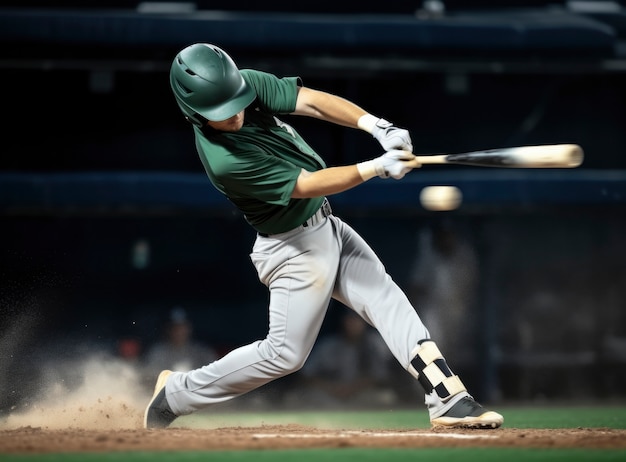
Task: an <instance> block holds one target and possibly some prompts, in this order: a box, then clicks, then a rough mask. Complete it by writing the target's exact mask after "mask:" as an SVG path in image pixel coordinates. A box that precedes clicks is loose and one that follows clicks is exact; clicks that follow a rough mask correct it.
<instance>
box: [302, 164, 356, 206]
mask: <svg viewBox="0 0 626 462" xmlns="http://www.w3.org/2000/svg"><path fill="white" fill-rule="evenodd" d="M363 181H364V179H363V177H362V176H361V174H360V173H359V169H358V168H357V166H356V165H346V166H341V167H329V168H325V169H322V170H317V171H315V172H308V171H306V170H303V171H302V173H301V174H300V176H299V177H298V181H297V182H296V186H295V188H294V190H293V192H292V194H291V197H293V198H294V199H305V198H311V197H320V196H330V195H332V194H337V193H340V192H343V191H346V190H348V189H351V188H354V187H355V186H358V185H359V184H361V183H363Z"/></svg>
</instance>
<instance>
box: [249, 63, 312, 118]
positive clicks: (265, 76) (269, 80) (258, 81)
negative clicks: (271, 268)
mask: <svg viewBox="0 0 626 462" xmlns="http://www.w3.org/2000/svg"><path fill="white" fill-rule="evenodd" d="M241 75H242V76H243V78H244V79H245V80H246V82H247V83H248V84H250V85H251V86H252V87H253V88H254V89H255V91H256V94H257V102H258V104H259V105H260V106H261V107H262V109H263V110H264V111H267V112H269V113H272V114H290V113H292V112H293V111H295V110H296V100H297V98H298V85H302V81H301V79H300V77H282V78H279V77H277V76H275V75H273V74H270V73H267V72H262V71H257V70H253V69H242V70H241Z"/></svg>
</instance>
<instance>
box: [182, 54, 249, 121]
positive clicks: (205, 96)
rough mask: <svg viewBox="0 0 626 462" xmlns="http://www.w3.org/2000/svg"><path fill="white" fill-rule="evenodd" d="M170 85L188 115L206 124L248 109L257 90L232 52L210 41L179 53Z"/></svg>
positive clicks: (189, 117) (188, 117)
mask: <svg viewBox="0 0 626 462" xmlns="http://www.w3.org/2000/svg"><path fill="white" fill-rule="evenodd" d="M170 86H171V87H172V91H173V92H174V96H175V97H176V102H177V103H178V106H179V107H180V109H181V110H182V111H183V114H185V116H186V117H187V119H188V120H189V121H190V122H192V123H193V124H195V125H199V126H202V125H204V124H203V121H202V120H201V118H199V117H198V115H200V116H202V117H203V118H205V119H207V120H212V121H221V120H226V119H228V118H230V117H232V116H234V115H235V114H237V113H239V112H241V111H242V110H243V109H245V108H246V107H247V106H248V105H249V104H250V103H252V101H254V99H255V98H256V93H255V91H254V89H253V88H252V87H251V86H250V85H248V84H247V83H246V82H245V80H244V79H243V77H242V76H241V73H240V72H239V69H237V66H236V65H235V63H234V62H233V60H232V59H231V57H230V56H228V54H227V53H226V52H225V51H223V50H222V49H220V48H218V47H216V46H215V45H210V44H208V43H196V44H194V45H190V46H188V47H187V48H184V49H183V50H182V51H180V52H179V53H178V55H176V58H174V62H173V63H172V67H171V68H170Z"/></svg>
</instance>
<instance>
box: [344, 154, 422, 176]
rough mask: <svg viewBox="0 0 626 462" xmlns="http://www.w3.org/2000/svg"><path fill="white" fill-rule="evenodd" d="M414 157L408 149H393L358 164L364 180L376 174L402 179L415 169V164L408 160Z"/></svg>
mask: <svg viewBox="0 0 626 462" xmlns="http://www.w3.org/2000/svg"><path fill="white" fill-rule="evenodd" d="M414 158H415V156H414V155H413V154H412V153H410V152H408V151H400V150H393V151H388V152H386V153H385V154H383V155H382V156H380V157H377V158H376V159H372V160H368V161H365V162H361V163H358V164H356V166H357V168H358V169H359V174H360V175H361V178H363V181H367V180H369V179H371V178H374V177H375V176H379V177H380V178H393V179H395V180H400V179H402V178H404V175H406V174H407V173H408V172H410V171H411V170H412V169H413V166H410V165H408V162H407V161H409V160H412V159H414Z"/></svg>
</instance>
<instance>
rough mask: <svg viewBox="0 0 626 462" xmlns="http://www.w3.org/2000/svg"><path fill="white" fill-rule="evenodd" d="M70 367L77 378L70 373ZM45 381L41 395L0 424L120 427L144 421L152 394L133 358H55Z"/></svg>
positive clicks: (1, 426)
mask: <svg viewBox="0 0 626 462" xmlns="http://www.w3.org/2000/svg"><path fill="white" fill-rule="evenodd" d="M68 371H69V372H68ZM70 373H71V375H72V380H68V379H67V377H68V376H69V374H70ZM68 383H72V385H68ZM42 384H43V386H42V390H41V394H40V396H41V398H40V399H35V400H33V401H32V403H31V404H29V405H28V406H26V407H25V408H24V409H20V411H19V413H11V414H9V415H8V416H7V417H6V419H5V421H4V422H0V429H3V430H5V429H16V428H21V427H39V428H46V429H67V428H76V429H85V430H113V429H118V430H119V429H136V428H140V427H141V426H142V420H143V410H144V408H145V405H146V404H147V402H148V400H149V396H147V395H146V389H145V387H143V386H142V385H141V380H140V374H139V373H138V371H137V370H136V368H135V367H133V365H132V364H128V363H125V362H123V361H122V360H119V359H117V358H109V357H106V356H94V357H91V358H87V359H84V360H82V361H79V362H73V363H70V364H67V363H60V364H53V365H51V366H48V367H47V368H46V371H44V380H43V381H42Z"/></svg>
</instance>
